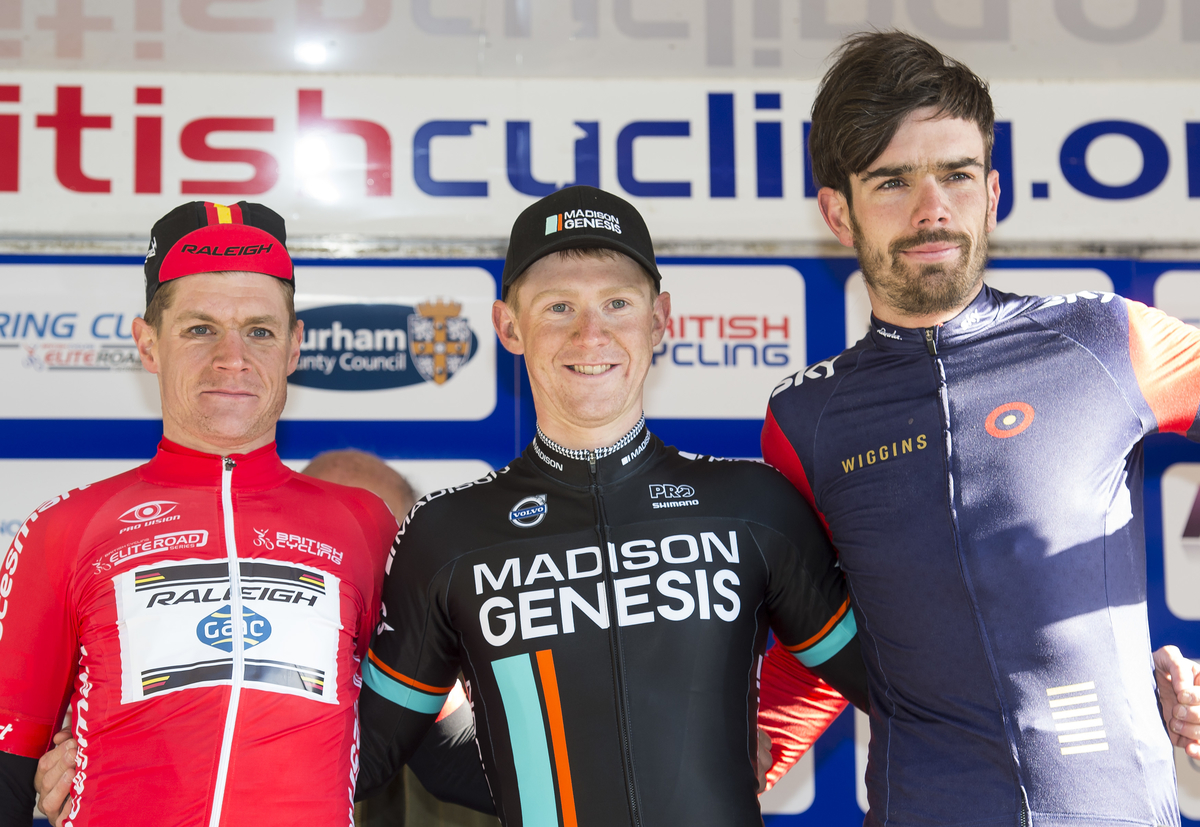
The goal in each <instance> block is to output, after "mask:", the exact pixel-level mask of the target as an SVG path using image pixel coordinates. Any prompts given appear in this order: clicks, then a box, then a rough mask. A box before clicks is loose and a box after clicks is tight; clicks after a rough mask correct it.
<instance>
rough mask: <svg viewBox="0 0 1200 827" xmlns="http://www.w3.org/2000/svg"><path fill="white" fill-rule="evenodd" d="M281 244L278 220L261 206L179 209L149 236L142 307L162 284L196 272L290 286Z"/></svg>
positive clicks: (203, 204)
mask: <svg viewBox="0 0 1200 827" xmlns="http://www.w3.org/2000/svg"><path fill="white" fill-rule="evenodd" d="M286 241H287V230H286V229H285V228H284V223H283V217H282V216H280V215H279V214H278V213H277V212H275V211H274V210H272V209H270V208H269V207H264V206H263V205H262V204H253V203H250V202H249V201H239V202H237V203H236V204H230V205H229V206H226V205H224V204H214V203H212V202H211V201H192V202H190V203H188V204H181V205H180V206H178V207H176V208H175V209H173V210H171V211H170V212H169V213H167V214H166V215H164V216H163V217H162V218H160V219H159V220H158V221H157V222H156V223H155V224H154V229H153V230H151V231H150V249H149V250H148V251H147V252H146V268H145V269H146V304H147V305H149V304H150V300H151V299H153V298H154V293H155V292H156V291H157V290H158V286H159V285H160V284H161V283H162V282H164V281H170V280H171V279H177V278H180V277H182V276H190V275H194V274H196V273H216V272H221V271H226V270H240V271H244V272H249V273H262V274H264V275H268V276H274V277H275V278H277V279H283V280H285V281H292V280H293V278H294V272H293V268H292V259H291V256H289V255H288V252H287V248H286V247H285V246H284V245H285V242H286Z"/></svg>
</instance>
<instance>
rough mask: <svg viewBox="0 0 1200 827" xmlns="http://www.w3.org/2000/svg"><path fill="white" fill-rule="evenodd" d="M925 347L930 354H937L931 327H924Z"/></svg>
mask: <svg viewBox="0 0 1200 827" xmlns="http://www.w3.org/2000/svg"><path fill="white" fill-rule="evenodd" d="M925 349H926V350H928V351H929V355H930V356H937V342H936V341H935V340H934V338H933V328H932V327H927V328H925Z"/></svg>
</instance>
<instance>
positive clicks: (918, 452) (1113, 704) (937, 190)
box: [763, 32, 1200, 827]
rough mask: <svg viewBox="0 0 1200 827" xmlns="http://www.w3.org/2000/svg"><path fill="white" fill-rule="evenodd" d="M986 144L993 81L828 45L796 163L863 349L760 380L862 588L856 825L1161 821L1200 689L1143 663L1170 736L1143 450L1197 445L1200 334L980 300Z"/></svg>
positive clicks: (1170, 324)
mask: <svg viewBox="0 0 1200 827" xmlns="http://www.w3.org/2000/svg"><path fill="white" fill-rule="evenodd" d="M992 128H993V110H992V102H991V98H990V96H989V94H988V89H987V85H986V84H985V83H984V82H983V81H982V80H980V79H979V78H978V77H976V76H975V75H974V74H973V73H972V72H971V71H970V70H969V69H967V67H965V66H963V65H962V64H961V63H958V62H957V61H954V60H951V59H949V58H946V57H945V56H943V55H942V54H940V53H939V52H938V51H937V50H936V49H934V48H933V47H932V46H930V45H929V44H928V43H925V42H923V41H921V40H918V39H917V38H914V37H911V36H909V35H907V34H904V33H901V32H884V33H879V32H873V33H865V34H860V35H855V36H853V37H852V38H850V39H849V41H848V42H847V43H846V44H845V45H844V46H843V47H842V49H841V51H840V53H839V54H838V56H837V60H836V62H835V63H834V65H833V66H832V68H831V69H830V70H829V72H828V74H827V75H826V76H825V78H824V80H823V81H822V84H821V87H820V91H819V93H818V95H817V99H816V102H815V104H814V106H813V117H812V131H811V133H810V150H811V153H812V159H813V171H814V174H815V175H816V177H817V179H818V180H819V181H820V182H821V184H822V185H823V186H822V188H821V190H820V192H819V195H818V203H819V205H820V209H821V214H822V216H823V217H824V218H825V221H826V223H827V224H828V225H829V227H830V229H831V230H832V231H833V233H834V235H835V236H836V237H837V239H838V241H839V242H841V243H842V244H843V245H845V246H847V247H853V248H854V249H855V252H856V253H857V255H858V259H859V262H860V265H861V268H862V273H863V278H864V281H865V282H866V285H867V292H868V295H869V297H870V301H871V308H872V311H873V314H872V319H871V330H870V333H869V334H868V335H867V337H866V338H864V339H863V340H862V341H860V342H859V343H858V344H856V345H855V346H854V347H852V348H850V349H848V350H847V351H845V352H843V353H841V354H840V355H838V356H835V357H834V358H832V359H828V360H825V361H823V362H820V363H818V364H816V365H813V366H811V367H809V368H807V369H806V370H803V371H801V372H799V373H797V374H796V375H795V376H793V377H791V378H789V379H787V380H785V381H784V382H783V383H781V384H780V385H779V386H778V387H777V388H775V390H774V391H773V393H772V397H771V402H770V408H769V411H768V414H767V419H766V423H765V426H764V430H763V456H764V457H765V458H766V459H767V460H768V461H769V462H770V463H771V464H773V465H774V466H775V467H777V468H779V469H780V470H781V471H783V472H784V473H785V474H786V475H787V476H788V477H789V478H790V479H791V480H792V482H793V484H794V485H795V486H796V487H797V488H798V489H799V490H800V491H801V492H802V493H803V494H804V495H805V497H806V498H807V499H808V500H809V501H810V502H811V503H813V504H814V506H815V507H816V508H817V510H818V511H819V512H820V513H821V515H822V516H823V518H824V520H825V522H826V525H827V526H828V528H829V531H830V535H831V537H832V539H833V542H834V545H835V546H836V547H837V549H838V552H839V556H840V561H841V567H842V569H843V571H844V572H845V574H846V577H847V580H848V582H849V586H850V593H851V602H852V606H853V611H854V615H855V618H856V621H857V628H858V633H859V639H860V641H861V643H862V648H863V653H864V657H865V659H866V663H867V669H868V673H869V676H870V707H871V709H870V715H871V744H870V753H869V760H868V765H867V777H866V783H867V793H868V800H869V803H870V811H869V813H868V814H867V819H866V823H867V824H868V825H882V824H889V825H898V826H899V825H918V824H920V825H926V824H938V825H951V824H962V825H965V824H971V825H973V827H984V826H985V825H1006V827H1007V826H1008V825H1018V824H1020V825H1026V824H1029V823H1030V822H1032V823H1033V824H1035V825H1038V827H1041V825H1053V826H1054V827H1059V826H1060V825H1061V826H1062V827H1066V826H1067V825H1093V824H1098V823H1104V824H1112V825H1118V824H1120V825H1175V824H1178V823H1179V813H1178V809H1177V804H1176V791H1175V775H1174V766H1173V755H1172V749H1171V741H1172V739H1176V742H1177V743H1179V742H1180V739H1181V738H1183V737H1185V736H1186V737H1195V735H1196V727H1195V722H1196V718H1195V715H1194V710H1189V709H1188V708H1186V707H1183V706H1176V697H1175V693H1176V691H1179V692H1181V694H1180V695H1179V703H1195V699H1194V698H1193V697H1191V690H1188V689H1186V688H1187V687H1190V686H1191V684H1192V683H1193V681H1194V677H1195V672H1194V667H1193V666H1192V665H1190V664H1189V663H1188V662H1186V661H1182V659H1181V658H1179V657H1178V652H1177V650H1175V651H1173V652H1172V651H1164V652H1160V653H1157V654H1156V656H1155V661H1156V662H1158V661H1161V665H1162V667H1163V669H1164V671H1163V673H1162V675H1161V676H1160V680H1159V693H1160V695H1161V697H1162V698H1163V699H1164V702H1165V705H1166V707H1167V709H1166V712H1167V714H1168V715H1170V716H1173V717H1172V727H1171V730H1172V731H1171V734H1170V736H1169V735H1168V732H1167V731H1165V730H1164V728H1163V725H1162V723H1161V722H1160V720H1159V709H1158V706H1157V705H1156V701H1157V698H1156V692H1155V677H1154V675H1155V669H1154V664H1153V663H1152V658H1151V652H1150V636H1149V630H1148V626H1147V619H1146V561H1145V547H1144V546H1145V544H1144V537H1143V529H1142V440H1143V438H1144V437H1145V436H1147V435H1148V434H1152V433H1178V434H1182V435H1185V436H1187V437H1188V438H1190V439H1193V440H1195V439H1197V438H1200V421H1198V420H1197V410H1198V408H1200V332H1198V331H1196V330H1194V329H1192V328H1190V327H1188V326H1186V325H1184V324H1182V323H1180V322H1178V321H1176V320H1174V319H1171V318H1169V317H1167V316H1165V315H1164V314H1162V313H1160V312H1159V311H1157V310H1154V309H1151V308H1147V307H1146V306H1145V305H1142V304H1140V303H1138V302H1134V301H1127V300H1125V299H1123V298H1121V297H1119V296H1115V295H1112V294H1101V293H1078V294H1074V295H1070V296H1054V297H1047V298H1038V297H1022V296H1013V295H1008V294H1005V293H1000V292H997V291H995V290H993V289H991V288H990V287H988V286H986V285H984V284H983V273H984V267H985V264H986V261H987V241H988V234H989V233H990V232H991V231H992V230H993V229H994V228H995V226H996V205H997V202H998V200H999V196H1000V187H999V176H998V174H997V172H996V171H995V170H993V169H991V164H990V160H991V142H992ZM784 662H785V663H786V659H784ZM1170 664H1173V667H1171V668H1173V669H1174V672H1173V673H1172V674H1168V673H1169V672H1170V668H1168V667H1169V666H1170ZM1172 678H1173V679H1174V681H1175V683H1174V685H1172V682H1171V679H1172ZM1185 690H1186V691H1185ZM765 694H766V693H765V692H764V697H765ZM1174 716H1182V717H1174ZM1194 751H1195V746H1194V745H1193V746H1192V747H1189V752H1190V753H1191V752H1194ZM1195 754H1200V752H1196V753H1195Z"/></svg>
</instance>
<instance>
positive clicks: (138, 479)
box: [0, 202, 396, 827]
mask: <svg viewBox="0 0 1200 827" xmlns="http://www.w3.org/2000/svg"><path fill="white" fill-rule="evenodd" d="M285 240H286V239H285V232H284V226H283V220H282V219H281V218H280V217H279V216H278V215H276V214H275V213H274V212H272V211H271V210H269V209H267V208H265V207H262V206H260V205H257V204H249V203H246V202H240V203H239V204H235V205H232V206H228V207H226V206H223V205H219V204H211V203H203V202H193V203H190V204H185V205H183V206H181V207H178V208H177V209H175V210H173V211H172V212H170V213H168V214H167V215H166V216H165V217H164V218H163V219H161V220H160V221H159V222H158V223H157V224H156V225H155V227H154V230H153V234H152V238H151V244H150V250H149V253H148V254H147V257H146V293H147V310H146V318H145V319H144V320H142V319H137V320H135V322H134V331H133V332H134V338H135V340H136V342H137V347H138V352H139V354H140V355H141V359H142V363H143V364H144V366H145V367H146V369H147V370H149V371H150V372H151V373H154V374H157V376H158V380H159V391H160V395H161V398H162V410H163V440H162V442H161V443H160V445H159V448H158V452H157V454H156V455H155V457H154V458H153V459H152V460H151V461H150V462H148V463H146V464H145V465H142V466H140V467H138V468H136V469H134V470H132V471H129V472H127V473H125V474H121V475H119V476H117V477H113V478H111V479H108V480H105V481H103V482H99V483H95V484H92V485H88V486H82V487H81V488H78V489H75V490H73V491H70V492H67V493H65V494H63V495H61V496H59V497H55V498H54V499H52V500H50V501H49V502H47V503H46V504H44V505H42V506H41V507H39V508H38V509H37V511H36V512H34V514H32V515H31V516H30V517H29V519H28V520H27V521H26V522H25V524H24V525H23V526H22V527H21V529H20V531H19V532H18V534H17V536H16V538H15V539H14V541H13V543H12V546H11V547H10V549H9V550H8V553H7V554H6V556H5V558H4V561H3V572H4V574H3V582H2V583H0V594H2V597H0V624H2V625H0V732H2V733H3V738H2V740H0V779H2V781H0V814H3V815H0V823H3V824H5V825H7V824H9V823H13V824H18V823H25V824H28V823H29V819H30V813H31V812H32V807H33V788H32V783H31V781H32V778H33V775H34V770H35V767H36V764H37V757H38V756H40V755H41V754H42V753H43V752H44V751H45V750H46V748H47V746H48V745H49V743H50V740H51V735H52V733H53V732H54V731H55V730H56V729H57V728H58V724H59V722H60V721H61V720H62V716H63V711H64V708H65V706H66V704H67V702H68V701H69V702H71V704H72V706H73V709H74V724H73V728H74V736H75V739H76V741H77V742H78V745H79V748H78V753H77V761H76V767H77V772H76V774H75V778H74V783H73V786H72V790H71V792H72V797H71V805H70V811H69V813H68V816H67V818H66V820H65V823H66V824H73V825H79V827H82V825H85V824H116V823H120V824H127V825H128V824H138V823H143V822H144V823H150V822H151V821H152V822H153V823H154V824H195V825H212V826H213V827H216V825H220V824H234V823H244V821H245V820H246V818H247V817H248V815H249V813H250V807H251V805H257V804H259V803H260V802H261V796H262V791H263V790H264V789H268V788H269V789H273V790H274V793H275V794H274V795H273V796H272V804H271V806H270V807H268V808H266V809H257V808H256V810H255V811H254V816H253V818H254V821H255V823H257V824H295V823H299V822H300V821H302V820H303V821H306V822H309V821H310V822H313V823H319V824H334V823H338V822H340V823H342V824H350V823H351V820H352V810H353V801H352V799H353V795H354V785H355V777H356V774H357V770H358V756H357V752H358V721H357V713H356V706H357V700H358V693H359V686H360V679H359V661H360V659H361V658H362V656H363V655H364V654H365V652H366V648H367V643H368V641H369V639H370V633H371V629H372V626H373V624H374V622H375V617H376V613H377V610H378V606H379V594H380V586H381V580H382V575H383V561H384V559H385V557H386V554H387V550H388V548H389V547H390V545H391V541H392V537H393V536H394V534H395V531H396V521H395V518H394V517H393V516H392V514H391V512H389V511H388V509H387V507H386V506H385V505H384V504H383V502H382V501H380V500H379V498H377V497H376V496H374V495H372V494H370V493H368V492H366V491H363V490H361V489H357V488H347V487H344V486H340V485H335V484H332V483H327V482H322V481H320V480H316V479H312V478H310V477H304V476H301V475H299V474H296V473H293V472H292V471H289V470H288V469H287V468H286V467H284V466H283V465H282V464H281V463H280V461H279V457H278V455H277V454H276V451H275V444H274V439H275V423H276V421H277V420H278V418H279V415H280V413H281V412H282V410H283V406H284V402H285V400H286V396H287V376H288V374H289V373H291V371H292V370H293V369H294V368H295V366H296V362H297V360H298V358H299V355H300V337H301V331H302V325H301V324H300V323H299V322H297V320H296V317H295V312H294V309H293V305H292V296H293V293H294V282H293V271H292V262H291V259H290V257H289V256H288V253H287V250H286V249H285V247H284V241H285ZM140 802H152V806H149V807H142V806H139V803H140Z"/></svg>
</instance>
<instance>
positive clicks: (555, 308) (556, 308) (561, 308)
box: [550, 302, 567, 313]
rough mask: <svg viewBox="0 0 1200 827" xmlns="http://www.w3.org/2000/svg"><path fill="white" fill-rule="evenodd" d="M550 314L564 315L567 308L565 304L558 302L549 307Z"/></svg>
mask: <svg viewBox="0 0 1200 827" xmlns="http://www.w3.org/2000/svg"><path fill="white" fill-rule="evenodd" d="M550 312H551V313H566V312H567V306H566V305H565V304H563V303H562V302H559V303H558V304H552V305H550Z"/></svg>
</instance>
